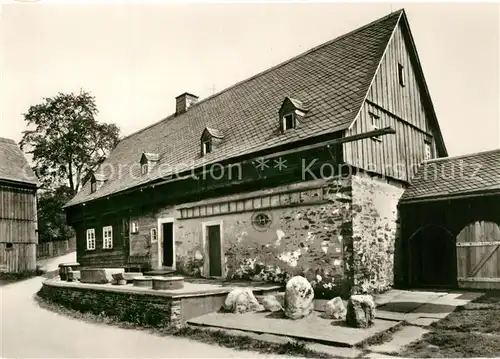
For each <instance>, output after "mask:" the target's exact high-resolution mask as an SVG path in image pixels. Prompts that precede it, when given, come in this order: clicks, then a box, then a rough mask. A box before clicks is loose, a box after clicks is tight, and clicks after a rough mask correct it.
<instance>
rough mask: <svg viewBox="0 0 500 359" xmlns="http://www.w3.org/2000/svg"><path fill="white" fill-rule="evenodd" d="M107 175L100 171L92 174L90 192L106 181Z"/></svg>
mask: <svg viewBox="0 0 500 359" xmlns="http://www.w3.org/2000/svg"><path fill="white" fill-rule="evenodd" d="M106 180H107V179H106V177H105V176H104V175H103V174H100V173H92V174H91V175H90V193H94V192H95V191H97V190H98V189H99V188H101V186H102V185H103V184H104V182H106Z"/></svg>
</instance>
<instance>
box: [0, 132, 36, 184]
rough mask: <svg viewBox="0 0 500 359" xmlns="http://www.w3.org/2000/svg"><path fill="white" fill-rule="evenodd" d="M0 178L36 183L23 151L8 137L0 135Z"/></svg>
mask: <svg viewBox="0 0 500 359" xmlns="http://www.w3.org/2000/svg"><path fill="white" fill-rule="evenodd" d="M0 180H6V181H13V182H20V183H26V184H31V185H38V181H37V179H36V176H35V174H34V173H33V170H32V169H31V167H30V165H29V164H28V161H27V160H26V157H24V153H23V152H22V151H21V149H20V148H19V147H18V146H17V144H16V143H15V142H14V141H13V140H11V139H8V138H3V137H0Z"/></svg>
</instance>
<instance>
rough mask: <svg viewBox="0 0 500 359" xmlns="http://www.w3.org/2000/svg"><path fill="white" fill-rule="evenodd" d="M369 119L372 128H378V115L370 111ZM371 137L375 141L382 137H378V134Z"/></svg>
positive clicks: (374, 129) (380, 139)
mask: <svg viewBox="0 0 500 359" xmlns="http://www.w3.org/2000/svg"><path fill="white" fill-rule="evenodd" d="M370 120H371V122H372V130H373V131H376V130H380V127H381V125H380V117H378V116H377V115H375V114H373V113H371V112H370ZM372 138H373V139H374V140H377V141H382V138H380V136H374V137H372Z"/></svg>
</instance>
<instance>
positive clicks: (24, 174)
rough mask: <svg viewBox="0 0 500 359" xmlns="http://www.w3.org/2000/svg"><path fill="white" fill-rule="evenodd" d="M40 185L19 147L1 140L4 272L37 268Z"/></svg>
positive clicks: (0, 254)
mask: <svg viewBox="0 0 500 359" xmlns="http://www.w3.org/2000/svg"><path fill="white" fill-rule="evenodd" d="M37 185H38V182H37V180H36V177H35V175H34V173H33V171H32V170H31V167H30V166H29V165H28V161H27V160H26V158H25V157H24V155H23V153H22V151H21V150H20V149H19V147H18V146H17V144H16V143H15V142H14V141H13V140H10V139H7V138H1V137H0V272H12V273H14V272H24V271H31V270H35V268H36V245H37V243H38V236H37V232H36V230H37V212H36V190H37Z"/></svg>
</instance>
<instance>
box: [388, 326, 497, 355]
mask: <svg viewBox="0 0 500 359" xmlns="http://www.w3.org/2000/svg"><path fill="white" fill-rule="evenodd" d="M499 354H500V336H496V335H487V334H480V333H463V332H455V331H434V332H430V333H427V334H426V335H424V337H423V338H422V339H421V340H420V341H418V342H415V343H414V344H410V345H409V346H408V347H407V348H406V349H405V350H404V351H403V352H402V353H399V354H398V355H400V356H403V357H412V358H415V357H418V358H442V357H447V358H477V357H490V358H494V357H497V356H498V355H499Z"/></svg>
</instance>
